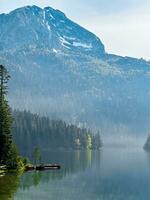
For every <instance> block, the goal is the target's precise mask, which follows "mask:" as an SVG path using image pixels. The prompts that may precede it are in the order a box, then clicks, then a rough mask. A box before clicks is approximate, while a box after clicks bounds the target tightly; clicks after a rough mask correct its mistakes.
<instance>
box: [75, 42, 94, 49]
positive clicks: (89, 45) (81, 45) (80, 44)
mask: <svg viewBox="0 0 150 200" xmlns="http://www.w3.org/2000/svg"><path fill="white" fill-rule="evenodd" d="M73 46H75V47H83V48H86V49H91V48H92V45H91V44H85V43H81V42H73Z"/></svg>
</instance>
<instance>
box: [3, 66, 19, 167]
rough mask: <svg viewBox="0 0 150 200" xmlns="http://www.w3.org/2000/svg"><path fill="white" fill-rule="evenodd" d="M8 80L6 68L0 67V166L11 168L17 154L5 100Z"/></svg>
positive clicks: (9, 112) (8, 109)
mask: <svg viewBox="0 0 150 200" xmlns="http://www.w3.org/2000/svg"><path fill="white" fill-rule="evenodd" d="M9 78H10V76H9V74H8V72H7V70H6V68H5V67H4V66H3V65H0V164H4V165H6V166H7V167H12V166H16V162H17V159H18V153H17V150H16V147H15V146H14V144H13V142H12V135H11V125H12V117H11V111H10V108H9V105H8V102H7V100H6V94H7V92H8V87H7V84H8V80H9Z"/></svg>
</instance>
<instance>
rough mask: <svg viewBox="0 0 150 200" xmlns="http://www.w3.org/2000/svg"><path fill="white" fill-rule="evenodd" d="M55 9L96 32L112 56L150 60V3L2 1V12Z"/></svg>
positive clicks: (138, 0) (131, 0) (119, 0)
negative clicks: (31, 7)
mask: <svg viewBox="0 0 150 200" xmlns="http://www.w3.org/2000/svg"><path fill="white" fill-rule="evenodd" d="M25 5H38V6H40V7H45V6H51V7H53V8H57V9H60V10H61V11H63V12H64V13H65V14H66V15H67V16H68V17H69V18H71V19H72V20H74V21H76V22H77V23H79V24H81V25H82V26H84V27H86V28H87V29H89V30H90V31H92V32H94V33H95V34H96V35H97V36H99V37H100V38H101V40H102V41H103V43H104V44H105V47H106V51H108V52H110V53H115V54H120V55H128V56H133V57H143V58H146V59H149V60H150V37H149V35H150V12H149V10H150V1H149V0H41V1H40V0H0V13H3V12H4V13H8V12H9V11H11V10H13V9H15V8H18V7H21V6H25Z"/></svg>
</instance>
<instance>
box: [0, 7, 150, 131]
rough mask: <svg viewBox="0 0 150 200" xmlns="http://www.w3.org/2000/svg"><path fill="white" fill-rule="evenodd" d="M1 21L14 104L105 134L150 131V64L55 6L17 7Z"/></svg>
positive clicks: (2, 56) (1, 51)
mask: <svg viewBox="0 0 150 200" xmlns="http://www.w3.org/2000/svg"><path fill="white" fill-rule="evenodd" d="M33 10H34V14H33ZM46 10H47V11H46ZM20 12H21V14H20ZM52 12H55V16H53V15H54V14H53V13H52ZM18 13H19V14H18ZM44 13H46V15H44ZM51 15H52V16H51ZM62 18H63V20H62ZM47 22H48V23H47ZM0 24H1V26H0V63H1V64H4V65H6V66H7V67H8V70H9V72H10V74H11V77H12V79H11V82H10V95H9V99H10V102H11V106H12V107H13V108H17V109H26V110H31V111H32V112H38V113H41V114H43V113H44V114H45V113H46V114H47V115H50V116H51V117H52V118H56V119H57V118H59V119H63V120H66V121H69V122H72V123H75V124H77V123H81V124H84V125H85V126H90V127H93V128H96V129H97V128H101V130H102V132H103V134H113V133H115V134H118V133H119V134H126V133H129V134H130V135H132V134H143V132H144V134H146V133H147V132H148V131H149V129H150V125H149V124H150V123H149V118H150V108H149V102H150V89H149V87H148V86H149V84H150V62H147V61H145V60H144V59H136V58H132V57H122V56H117V55H113V54H108V53H107V52H106V51H105V48H104V45H103V43H102V42H101V40H100V39H98V37H97V36H96V35H94V34H93V33H91V32H89V31H87V30H86V29H84V28H83V27H81V26H79V25H78V24H76V23H74V22H73V21H71V20H70V19H68V18H66V16H65V14H62V13H61V12H60V11H57V10H55V9H52V8H50V7H48V8H45V10H44V9H40V8H38V7H24V8H21V10H20V9H17V10H15V11H12V12H11V15H9V14H7V16H6V15H0ZM25 97H26V98H25Z"/></svg>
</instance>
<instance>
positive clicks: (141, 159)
mask: <svg viewBox="0 0 150 200" xmlns="http://www.w3.org/2000/svg"><path fill="white" fill-rule="evenodd" d="M43 162H46V163H50V162H54V163H59V164H61V165H62V169H61V170H58V171H57V170H56V171H44V172H27V173H24V174H23V175H15V174H10V175H7V176H5V177H1V178H0V200H10V199H13V200H44V199H45V200H149V198H150V155H149V154H147V153H146V152H144V151H143V150H142V148H141V149H140V148H139V149H138V148H137V149H136V148H134V149H127V148H126V149H121V148H120V149H119V148H116V149H115V148H104V149H103V150H101V151H87V152H82V151H76V152H53V153H52V152H51V153H50V152H45V153H44V157H43Z"/></svg>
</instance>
